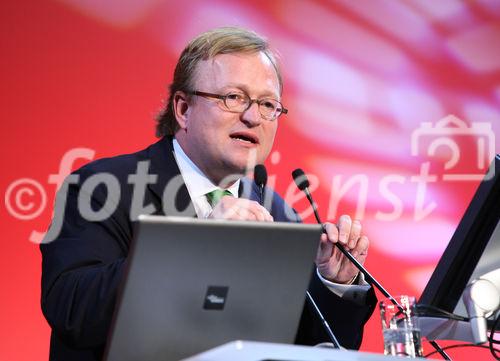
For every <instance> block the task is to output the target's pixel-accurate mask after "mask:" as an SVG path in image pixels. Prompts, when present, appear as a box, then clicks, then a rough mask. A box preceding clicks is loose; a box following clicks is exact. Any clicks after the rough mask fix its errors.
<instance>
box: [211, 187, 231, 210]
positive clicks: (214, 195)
mask: <svg viewBox="0 0 500 361" xmlns="http://www.w3.org/2000/svg"><path fill="white" fill-rule="evenodd" d="M205 196H206V197H207V201H208V203H210V205H211V206H212V208H213V207H215V206H216V205H217V203H219V201H220V199H221V198H222V197H224V196H233V194H232V193H231V192H230V191H228V190H227V189H219V188H217V189H215V190H213V191H211V192H209V193H207V194H205Z"/></svg>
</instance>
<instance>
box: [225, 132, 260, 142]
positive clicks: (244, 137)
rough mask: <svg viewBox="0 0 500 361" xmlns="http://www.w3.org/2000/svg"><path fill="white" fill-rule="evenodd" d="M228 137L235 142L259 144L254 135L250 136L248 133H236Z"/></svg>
mask: <svg viewBox="0 0 500 361" xmlns="http://www.w3.org/2000/svg"><path fill="white" fill-rule="evenodd" d="M230 137H231V138H232V139H236V140H239V141H241V142H245V143H248V144H258V143H259V139H258V138H257V137H256V136H255V135H253V134H250V133H242V132H238V133H233V134H231V135H230Z"/></svg>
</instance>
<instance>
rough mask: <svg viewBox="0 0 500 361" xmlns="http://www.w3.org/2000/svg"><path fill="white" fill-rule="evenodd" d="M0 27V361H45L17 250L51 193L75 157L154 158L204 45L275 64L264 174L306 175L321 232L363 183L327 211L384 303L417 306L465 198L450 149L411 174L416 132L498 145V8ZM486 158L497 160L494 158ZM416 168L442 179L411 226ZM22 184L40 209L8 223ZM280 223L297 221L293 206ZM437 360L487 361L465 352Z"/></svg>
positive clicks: (131, 10)
mask: <svg viewBox="0 0 500 361" xmlns="http://www.w3.org/2000/svg"><path fill="white" fill-rule="evenodd" d="M0 10H1V11H0V29H1V31H0V44H1V57H0V69H1V70H0V71H1V72H2V76H1V85H0V116H1V137H2V138H1V139H2V142H1V145H0V146H1V147H2V152H1V162H2V169H3V172H2V177H1V182H0V187H1V190H2V192H3V193H4V194H5V198H6V201H5V202H4V203H3V204H2V206H1V208H0V219H1V222H2V228H1V229H2V235H3V236H2V240H1V247H2V250H1V252H0V267H1V269H0V285H1V295H2V297H1V298H0V340H1V341H0V344H1V346H0V360H44V359H47V357H48V347H49V334H50V330H49V327H48V326H47V324H46V322H45V320H44V318H43V315H42V314H41V311H40V306H39V298H40V273H41V271H40V265H41V257H40V253H39V250H38V246H37V245H36V244H34V243H33V242H30V240H29V239H30V235H31V232H32V231H34V230H35V231H39V232H43V231H44V230H45V229H46V227H47V224H48V222H49V220H50V216H51V204H52V202H53V197H54V192H55V188H56V187H55V185H54V184H51V183H49V180H48V179H49V178H48V177H49V175H50V174H57V173H58V172H59V171H58V170H59V165H60V162H61V159H62V157H63V155H64V154H65V153H66V152H68V151H70V150H72V149H74V148H78V147H82V148H88V149H90V150H93V151H95V157H94V158H101V157H105V156H111V155H116V154H121V153H126V152H133V151H136V150H139V149H142V148H144V147H146V146H147V145H148V144H150V143H151V142H154V141H155V137H154V116H155V114H156V113H157V112H158V110H159V109H160V108H161V106H162V100H163V99H164V98H165V97H166V95H167V93H166V89H167V86H168V84H169V83H170V81H171V74H172V72H173V67H174V65H175V62H176V60H177V57H178V54H179V53H180V51H181V50H182V48H183V46H184V45H185V44H186V43H187V42H188V41H189V39H191V38H192V37H193V36H195V35H196V34H198V33H200V32H202V31H204V30H208V29H210V28H212V27H215V26H222V25H241V26H245V27H248V28H251V29H254V30H256V31H257V32H259V33H261V34H263V35H265V36H266V37H268V39H269V40H270V42H271V44H272V45H273V47H274V48H276V49H277V50H278V51H279V53H280V54H281V64H282V69H283V73H284V80H285V89H284V100H283V102H284V104H285V105H286V106H287V107H288V108H289V109H290V114H289V115H288V116H286V117H283V118H281V119H280V126H279V128H280V129H279V132H278V136H277V139H276V143H275V147H274V152H273V155H272V157H271V158H270V160H269V161H268V164H267V166H268V171H269V173H270V175H272V176H275V183H276V189H277V190H278V191H279V192H280V193H282V194H284V195H285V194H286V192H287V189H288V187H289V186H290V181H291V180H290V176H289V174H290V172H291V171H292V170H293V169H294V168H296V167H298V166H300V167H302V168H303V169H305V170H306V172H307V173H310V174H311V175H313V177H314V176H316V177H317V180H318V184H319V186H318V188H317V189H316V190H315V191H314V193H315V197H316V200H317V202H318V203H319V205H320V213H321V215H322V217H323V218H324V219H327V218H328V219H329V220H332V221H334V220H335V219H336V218H337V217H338V213H335V212H334V211H333V210H334V209H333V208H332V205H333V204H334V203H335V197H336V196H338V195H339V189H335V188H332V184H333V183H334V180H335V179H336V181H337V182H339V184H345V183H346V182H347V181H348V180H349V179H355V178H354V177H358V178H357V179H358V180H359V179H361V182H362V184H363V185H362V186H361V187H360V186H359V184H358V185H355V186H353V187H352V188H351V189H350V190H349V191H348V192H347V193H346V194H345V195H344V196H343V197H342V198H341V201H340V203H339V211H340V212H341V213H348V214H352V215H354V214H355V213H357V216H358V218H361V219H362V220H363V223H364V225H365V230H366V233H367V234H368V235H369V236H370V239H371V248H370V256H369V259H368V261H367V266H368V268H369V269H370V270H371V272H372V274H374V275H376V276H377V277H378V279H379V280H380V281H381V282H382V283H383V284H384V285H385V286H386V288H388V289H389V290H391V292H392V293H393V294H400V293H409V294H413V295H416V296H418V295H419V294H420V293H421V291H422V289H423V287H424V286H425V284H426V282H427V280H428V278H429V276H430V274H431V273H432V270H433V268H434V266H435V265H436V262H437V260H438V259H439V257H440V255H441V253H442V251H443V249H444V247H445V246H446V244H447V242H448V240H449V239H450V237H451V235H452V234H453V231H454V229H455V227H456V225H457V223H458V221H459V220H460V217H461V216H462V214H463V212H464V210H465V207H466V206H467V204H468V202H469V200H470V198H471V196H472V194H473V192H474V190H475V187H476V186H477V181H444V180H443V179H442V177H441V176H442V175H443V174H445V173H446V172H448V170H444V168H443V165H444V162H445V161H446V159H448V158H449V157H450V150H449V149H448V150H447V149H445V148H440V149H439V151H438V152H437V154H436V155H435V156H434V157H428V156H426V155H425V153H423V152H419V154H418V155H417V156H413V155H412V154H411V148H410V146H411V135H412V132H413V131H415V130H416V129H418V128H419V127H420V126H421V123H422V122H432V123H433V124H435V123H436V122H437V121H439V120H440V119H442V118H443V117H445V116H447V115H450V114H452V115H454V116H456V117H458V118H459V119H461V120H463V121H464V122H465V124H466V125H467V126H471V125H472V124H473V123H475V122H483V123H484V122H485V123H487V124H490V126H491V130H490V133H489V136H490V139H492V138H491V135H496V134H498V131H499V127H500V111H499V110H498V109H500V46H499V41H498V39H500V3H499V2H498V1H494V0H491V1H488V0H483V1H470V2H460V1H451V0H450V1H439V2H435V1H416V0H415V1H381V0H377V1H371V0H364V1H319V0H318V1H274V2H267V1H255V0H252V1H239V2H232V1H222V0H221V1H190V2H182V3H181V2H177V1H175V2H174V1H162V0H127V1H123V0H122V1H118V0H113V1H111V0H108V1H98V0H86V1H85V0H60V1H50V0H44V1H41V0H37V1H35V0H25V1H14V0H6V1H2V2H1V5H0ZM484 136H485V135H484V134H475V135H468V136H462V137H460V136H457V137H454V139H455V140H456V142H457V144H458V145H459V147H460V150H461V153H460V164H459V165H458V166H457V167H455V168H454V169H452V171H453V172H456V171H457V170H459V173H460V172H469V171H470V167H473V166H474V164H475V159H476V153H477V150H476V143H477V140H478V139H479V138H481V137H484ZM497 138H498V137H497ZM422 139H423V138H422ZM422 142H423V143H422V144H423V146H426V144H427V145H428V143H425V141H424V140H422ZM427 142H428V141H427ZM491 144H492V147H493V148H494V149H496V151H497V152H498V145H499V144H500V142H499V140H498V139H497V140H496V141H495V140H494V141H493V143H491ZM491 144H490V145H491ZM483 158H487V159H488V160H489V159H490V158H491V157H490V155H488V154H486V155H484V156H483ZM271 160H272V161H271ZM483 160H484V159H483ZM86 161H87V160H85V159H78V160H77V161H75V162H74V164H73V165H72V168H73V169H74V168H76V167H79V166H80V165H82V164H84V163H85V162H86ZM426 161H430V166H431V167H430V169H431V173H432V174H435V175H437V177H438V179H437V181H436V182H432V183H428V184H427V188H426V192H425V197H424V206H427V205H429V204H432V203H433V202H434V204H435V208H434V209H432V210H431V211H430V213H429V214H425V215H424V216H423V218H422V219H419V220H416V219H415V217H414V210H415V207H416V196H417V183H415V182H412V178H411V177H412V176H415V175H418V174H419V172H420V165H421V164H422V163H423V162H426ZM389 175H397V176H398V177H399V178H398V179H399V180H398V181H397V182H396V181H393V182H392V183H390V186H389V189H390V190H391V192H392V193H393V194H394V195H396V197H397V198H398V199H399V200H400V204H401V207H402V208H401V214H399V215H397V217H395V219H393V220H385V221H384V220H381V219H380V212H382V213H386V214H388V213H391V212H393V211H394V204H395V203H393V202H391V200H390V199H389V198H388V197H387V196H384V193H383V191H381V188H380V187H381V184H382V183H383V181H384V179H386V180H387V178H386V177H388V176H389ZM21 178H30V179H32V180H35V181H37V182H38V183H40V184H41V185H42V186H43V191H44V192H45V194H46V195H47V205H46V206H45V207H43V208H42V209H41V214H39V215H37V216H36V217H34V218H32V219H24V220H23V219H20V218H19V216H16V214H15V213H14V212H13V211H12V199H11V198H9V197H8V196H9V194H12V193H9V192H8V191H9V187H10V186H11V185H12V184H13V182H15V181H16V180H18V179H21ZM393 179H394V178H393ZM363 187H366V188H365V189H364V188H363ZM292 189H293V188H292ZM363 189H364V190H365V191H366V194H364V193H363ZM294 192H295V191H294ZM332 195H333V198H332ZM41 200H42V197H41V196H40V195H39V194H38V195H37V194H29V193H24V194H23V195H22V196H21V198H20V202H21V203H22V205H25V206H26V205H30V204H34V202H40V201H41ZM9 206H11V207H10V208H9ZM294 206H296V207H297V209H299V210H300V211H307V207H306V205H305V203H304V202H303V200H301V201H299V202H298V203H296V204H294ZM18 211H20V212H21V213H23V211H22V210H19V209H18ZM25 211H26V210H25ZM28 211H29V210H28ZM28 211H26V212H25V213H26V214H27V213H29V212H28ZM377 212H378V213H377ZM377 214H378V215H377ZM306 216H307V214H306ZM306 219H307V221H309V222H313V219H312V217H310V216H308V217H306ZM379 323H380V321H379V318H378V315H377V314H376V315H375V316H374V317H372V319H371V320H370V322H369V324H368V326H367V328H366V333H365V338H364V342H363V347H362V349H363V350H367V351H373V352H380V351H381V350H382V336H381V330H380V324H379ZM424 348H425V351H426V353H427V352H430V351H431V350H432V349H431V347H430V346H429V345H424ZM450 354H451V355H452V356H453V357H454V359H456V360H460V359H462V360H466V359H470V358H471V357H475V358H476V359H479V358H484V359H488V358H489V357H491V356H489V354H488V352H487V351H484V350H479V349H474V350H467V349H463V350H450Z"/></svg>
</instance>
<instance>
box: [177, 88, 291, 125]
mask: <svg viewBox="0 0 500 361" xmlns="http://www.w3.org/2000/svg"><path fill="white" fill-rule="evenodd" d="M184 92H185V93H187V94H191V95H196V96H200V97H207V98H213V99H219V100H222V101H223V102H224V106H225V109H224V110H226V111H228V112H230V113H239V114H241V113H244V112H246V111H247V110H248V109H250V107H251V106H252V104H253V103H256V104H257V105H258V109H259V113H260V115H261V117H262V118H264V119H266V120H269V121H273V120H276V119H278V118H279V117H280V116H281V115H282V114H288V109H286V108H285V107H284V106H283V104H282V103H281V102H280V101H279V100H276V99H273V98H261V99H252V98H250V96H249V95H248V94H246V93H245V92H229V93H227V94H225V95H222V94H215V93H207V92H202V91H199V90H192V91H184ZM235 93H242V94H244V95H245V96H247V97H248V99H250V102H249V103H248V106H247V108H246V109H245V110H242V111H241V112H238V111H234V110H230V109H229V107H228V106H227V103H226V99H227V97H228V96H229V95H231V94H235ZM266 99H270V100H273V101H275V102H277V103H279V104H280V105H281V112H280V113H279V114H278V115H277V116H275V117H273V118H266V117H265V116H264V115H263V114H262V112H261V111H260V104H261V103H260V102H262V101H263V100H266Z"/></svg>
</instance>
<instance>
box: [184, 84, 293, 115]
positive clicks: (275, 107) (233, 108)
mask: <svg viewBox="0 0 500 361" xmlns="http://www.w3.org/2000/svg"><path fill="white" fill-rule="evenodd" d="M186 93H188V94H192V95H197V96H201V97H206V98H214V99H220V100H222V101H223V103H224V108H222V109H223V110H227V111H229V112H232V113H243V112H246V111H247V110H248V109H250V107H251V106H252V104H253V103H257V105H258V106H259V112H260V115H261V116H262V118H264V119H267V120H274V119H276V118H278V117H279V116H280V115H281V114H287V113H288V109H286V108H285V107H284V106H283V104H281V103H280V102H279V101H277V100H276V99H272V98H262V99H252V98H250V97H249V96H248V95H247V94H245V93H243V92H231V93H227V94H226V95H220V94H212V93H205V92H200V91H197V90H195V91H191V92H189V91H188V92H186ZM219 104H221V103H219Z"/></svg>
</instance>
